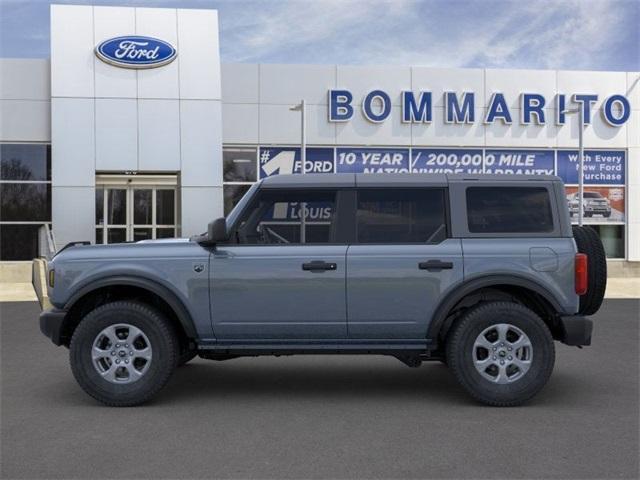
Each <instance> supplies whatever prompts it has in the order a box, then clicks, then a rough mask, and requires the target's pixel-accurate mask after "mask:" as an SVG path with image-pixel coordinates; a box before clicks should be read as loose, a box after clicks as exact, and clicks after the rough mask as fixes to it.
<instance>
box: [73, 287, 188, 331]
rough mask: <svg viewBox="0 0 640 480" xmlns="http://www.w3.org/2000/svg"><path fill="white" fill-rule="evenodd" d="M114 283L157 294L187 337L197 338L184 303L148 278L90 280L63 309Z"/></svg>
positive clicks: (168, 290)
mask: <svg viewBox="0 0 640 480" xmlns="http://www.w3.org/2000/svg"><path fill="white" fill-rule="evenodd" d="M115 285H125V286H130V287H138V288H142V289H144V290H148V291H150V292H152V293H155V294H156V295H158V296H159V297H160V298H162V300H164V301H165V302H167V304H168V305H169V307H171V309H172V310H173V311H174V313H175V314H176V317H177V318H178V321H179V322H180V325H182V328H183V329H184V331H185V333H186V334H187V336H188V337H189V338H197V337H198V335H197V333H196V329H195V326H194V324H193V319H192V318H191V314H190V313H189V311H188V310H187V308H186V307H185V305H184V303H183V302H182V300H180V298H178V296H177V295H176V294H175V293H174V292H172V291H171V290H170V289H169V288H167V287H165V286H164V285H161V284H159V283H158V282H155V281H153V280H149V279H148V278H144V277H138V276H133V275H116V276H112V277H105V278H101V279H100V280H95V281H92V282H91V283H89V284H87V285H84V286H82V287H80V288H79V289H78V290H77V291H75V292H74V293H73V295H71V297H70V298H69V300H68V301H67V302H66V303H65V306H64V309H65V310H66V311H69V310H70V309H71V308H72V307H73V306H74V305H75V304H76V303H77V302H78V301H79V300H80V299H81V298H83V297H84V296H85V295H87V294H89V293H91V292H94V291H96V290H99V289H101V288H104V287H110V286H115Z"/></svg>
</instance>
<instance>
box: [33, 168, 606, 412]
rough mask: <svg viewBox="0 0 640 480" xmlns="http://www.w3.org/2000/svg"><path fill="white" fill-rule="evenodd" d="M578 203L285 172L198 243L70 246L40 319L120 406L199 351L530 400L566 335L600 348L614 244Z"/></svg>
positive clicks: (499, 187) (430, 181)
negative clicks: (428, 372) (426, 371)
mask: <svg viewBox="0 0 640 480" xmlns="http://www.w3.org/2000/svg"><path fill="white" fill-rule="evenodd" d="M568 212H569V210H568V208H567V200H566V197H565V193H564V185H563V183H562V181H561V180H560V178H558V177H553V176H530V177H529V176H523V177H518V178H514V177H513V176H500V175H479V176H468V175H444V174H443V175H429V174H353V173H351V174H306V175H279V176H273V177H269V178H267V179H264V180H262V181H260V182H258V183H257V184H255V185H254V186H253V187H251V189H250V190H249V191H248V192H247V194H246V195H245V196H244V197H243V198H242V199H241V201H240V202H239V203H238V205H237V206H236V207H235V209H234V210H233V211H232V212H231V213H230V214H229V216H228V217H227V218H219V219H217V220H215V221H213V222H211V223H210V224H209V226H208V230H207V232H206V233H205V234H202V235H201V236H197V237H193V238H191V239H164V240H155V241H154V240H144V241H140V242H137V243H129V244H115V245H84V244H81V245H78V243H86V242H76V243H72V244H69V245H68V246H67V247H65V248H63V249H62V250H61V251H60V252H59V253H58V254H57V255H56V256H55V257H54V258H53V260H52V261H51V262H50V263H49V265H48V274H47V280H48V294H49V298H50V301H51V304H52V305H53V308H51V309H49V310H47V311H44V312H43V313H42V314H41V315H40V328H41V330H42V332H43V333H44V334H45V335H46V336H47V337H49V338H50V339H51V340H52V341H53V343H54V344H56V345H64V346H66V347H68V348H69V350H70V361H71V369H72V371H73V374H74V376H75V378H76V380H77V381H78V383H79V384H80V386H81V387H82V388H83V389H84V390H85V391H86V392H87V393H88V394H89V395H91V396H93V397H94V398H96V399H97V400H99V401H101V402H103V403H105V404H107V405H112V406H130V405H136V404H140V403H142V402H145V401H146V400H148V399H150V398H151V397H153V396H154V395H155V394H156V393H158V391H160V389H161V388H162V387H163V386H164V385H165V384H166V383H167V381H168V379H169V377H170V376H171V374H172V372H173V370H174V368H175V367H176V366H179V365H181V364H184V363H186V362H188V361H189V360H190V359H192V358H194V357H195V356H196V355H198V356H199V357H201V358H205V359H211V360H229V359H234V358H238V357H245V356H260V355H292V354H339V353H342V354H377V355H389V356H393V357H396V358H397V359H398V360H400V361H402V362H403V363H405V364H406V365H408V366H410V367H417V366H419V365H420V364H421V363H422V362H423V361H427V360H436V361H441V362H444V363H446V364H447V365H448V367H449V368H450V370H451V371H452V373H453V375H454V376H455V377H456V379H457V380H458V381H459V383H460V385H461V386H462V387H463V388H464V389H465V390H466V391H467V392H468V393H469V394H471V395H472V396H473V397H474V398H476V399H477V400H479V401H480V402H483V403H485V404H489V405H495V406H512V405H518V404H521V403H523V402H525V401H527V400H529V399H530V398H532V397H533V396H534V395H535V394H536V393H538V392H539V391H540V389H542V387H543V386H544V385H545V384H546V382H547V380H548V379H549V376H550V375H551V372H552V370H553V366H554V360H555V350H554V340H557V341H560V342H563V343H565V344H567V345H577V346H582V345H590V343H591V331H592V322H591V320H590V319H588V318H587V316H589V315H592V314H593V313H595V312H596V311H598V309H599V307H600V305H601V303H602V299H603V295H604V290H605V287H606V278H607V274H606V262H605V255H604V250H603V248H602V244H601V243H600V240H599V238H598V237H597V235H596V234H595V232H594V231H593V230H592V229H590V228H588V227H573V228H572V227H571V224H570V219H569V213H568Z"/></svg>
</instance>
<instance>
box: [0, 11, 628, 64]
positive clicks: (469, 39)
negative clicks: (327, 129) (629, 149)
mask: <svg viewBox="0 0 640 480" xmlns="http://www.w3.org/2000/svg"><path fill="white" fill-rule="evenodd" d="M50 3H73V4H93V5H125V6H150V7H180V8H216V9H218V11H219V19H220V48H221V55H222V61H223V62H225V63H231V62H245V63H310V64H351V65H379V64H382V65H387V64H391V65H424V66H433V67H481V68H529V69H558V70H560V69H561V70H622V71H625V70H626V71H638V70H640V33H639V32H640V0H555V1H551V0H423V1H420V0H315V1H314V0H261V1H258V0H181V1H180V0H149V1H142V0H92V1H86V2H85V1H83V0H71V1H66V0H56V1H55V2H51V1H49V0H0V57H14V58H16V57H17V58H23V57H32V58H45V57H48V56H49V4H50Z"/></svg>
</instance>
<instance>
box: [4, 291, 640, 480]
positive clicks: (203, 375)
mask: <svg viewBox="0 0 640 480" xmlns="http://www.w3.org/2000/svg"><path fill="white" fill-rule="evenodd" d="M37 315H38V305H37V304H36V303H31V302H29V303H27V302H21V303H1V304H0V317H1V320H0V334H1V338H0V346H1V352H0V359H1V364H0V365H1V366H0V373H1V379H0V380H1V385H0V386H1V396H0V400H1V404H0V406H1V411H0V412H1V415H0V439H1V447H0V448H1V450H0V452H1V457H0V459H1V462H0V464H1V471H0V477H2V478H49V479H53V478H86V479H93V478H118V479H119V478H153V479H160V478H163V479H164V478H180V479H186V478H458V479H463V478H465V479H466V478H470V479H471V478H473V479H479V478H493V479H497V478H508V479H520V478H583V479H586V478H633V479H637V478H639V477H640V471H639V465H638V452H639V449H640V443H639V433H638V432H639V429H640V424H639V386H640V385H639V377H640V372H639V363H640V353H639V324H640V301H638V300H607V301H606V302H605V304H604V306H603V308H602V309H601V310H600V312H599V313H598V314H597V315H595V316H594V320H595V333H594V345H592V346H591V347H587V348H584V349H582V350H580V349H577V348H575V347H567V346H565V345H561V344H556V349H557V359H556V366H555V371H554V373H553V375H552V377H551V379H550V381H549V383H548V384H547V386H546V387H545V388H544V389H543V390H542V392H541V393H540V394H539V395H538V396H537V397H535V398H534V399H533V401H531V402H530V403H528V404H527V405H526V406H523V407H517V408H509V409H499V408H490V407H485V406H481V405H479V404H477V403H475V402H474V401H472V400H471V399H470V398H469V397H468V396H467V395H466V394H465V393H464V392H463V391H462V389H461V388H460V387H459V386H458V385H457V384H456V382H455V381H454V379H453V378H452V376H451V375H450V374H449V372H448V370H447V369H446V367H444V366H443V365H441V364H439V363H427V364H423V366H422V367H420V368H417V369H411V368H408V367H406V366H404V365H403V364H401V363H400V362H398V361H397V360H395V359H393V358H386V357H378V356H324V357H323V356H294V357H281V358H271V357H264V358H246V359H237V360H231V361H227V362H213V361H205V360H201V359H196V360H194V361H193V362H192V363H190V364H188V365H186V366H184V367H182V368H179V369H177V370H176V372H175V374H174V375H173V377H172V378H171V380H170V383H169V384H168V385H167V387H166V388H165V389H164V390H163V391H162V392H161V393H160V394H159V395H158V396H157V397H156V399H155V400H154V401H152V402H151V403H149V404H147V405H145V406H142V407H136V408H128V409H115V408H107V407H104V406H101V405H100V404H98V403H97V402H96V401H94V400H93V399H92V398H90V397H88V396H87V395H86V394H85V393H84V392H83V391H82V390H81V389H80V387H79V386H78V385H77V384H76V383H75V381H74V379H73V376H72V375H71V372H70V370H69V365H68V351H67V350H66V349H64V348H57V347H55V346H54V345H53V344H51V342H50V341H49V340H48V339H46V338H45V337H43V336H42V335H41V334H40V332H39V330H38V325H37Z"/></svg>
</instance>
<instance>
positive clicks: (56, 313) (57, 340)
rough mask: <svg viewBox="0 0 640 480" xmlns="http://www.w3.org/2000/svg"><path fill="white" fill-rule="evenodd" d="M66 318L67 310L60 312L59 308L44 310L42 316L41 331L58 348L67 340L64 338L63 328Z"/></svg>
mask: <svg viewBox="0 0 640 480" xmlns="http://www.w3.org/2000/svg"><path fill="white" fill-rule="evenodd" d="M66 316H67V311H66V310H59V309H57V308H50V309H48V310H44V311H43V312H42V313H41V314H40V331H41V332H42V333H43V334H44V336H45V337H48V338H50V339H51V341H52V342H53V343H54V344H55V345H58V346H60V345H62V343H63V341H64V340H65V339H64V338H63V336H62V333H63V332H62V327H63V325H64V319H65V317H66Z"/></svg>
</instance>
